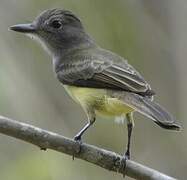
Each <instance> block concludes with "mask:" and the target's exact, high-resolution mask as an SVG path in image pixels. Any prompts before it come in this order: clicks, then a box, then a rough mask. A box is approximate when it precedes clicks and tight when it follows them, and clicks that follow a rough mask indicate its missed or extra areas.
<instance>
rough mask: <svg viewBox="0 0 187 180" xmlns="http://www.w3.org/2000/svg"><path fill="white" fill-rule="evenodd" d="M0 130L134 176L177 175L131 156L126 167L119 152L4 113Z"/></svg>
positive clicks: (165, 179) (156, 179)
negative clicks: (81, 141) (164, 171)
mask: <svg viewBox="0 0 187 180" xmlns="http://www.w3.org/2000/svg"><path fill="white" fill-rule="evenodd" d="M0 133H3V134H6V135H8V136H12V137H15V138H18V139H21V140H23V141H26V142H29V143H32V144H34V145H36V146H39V147H40V148H41V149H44V150H45V149H53V150H55V151H59V152H62V153H65V154H69V155H71V156H72V155H74V156H75V157H77V158H79V159H83V160H85V161H88V162H90V163H93V164H95V165H97V166H100V167H103V168H105V169H108V170H110V171H116V172H119V173H122V174H126V175H127V176H129V177H132V178H135V179H142V180H148V179H149V180H153V179H154V180H174V179H175V178H172V177H169V176H167V175H165V174H162V173H160V172H158V171H156V170H154V169H151V168H149V167H146V166H144V165H141V164H138V163H136V162H134V161H131V160H127V161H126V168H124V164H125V163H124V159H123V158H122V156H120V155H119V154H116V153H114V152H111V151H107V150H105V149H101V148H98V147H95V146H92V145H88V144H85V143H83V144H81V147H80V145H79V144H78V143H76V142H75V141H73V140H72V139H69V138H66V137H63V136H60V135H58V134H56V133H53V132H49V131H46V130H43V129H40V128H38V127H34V126H31V125H29V124H25V123H21V122H18V121H15V120H12V119H9V118H6V117H3V116H0Z"/></svg>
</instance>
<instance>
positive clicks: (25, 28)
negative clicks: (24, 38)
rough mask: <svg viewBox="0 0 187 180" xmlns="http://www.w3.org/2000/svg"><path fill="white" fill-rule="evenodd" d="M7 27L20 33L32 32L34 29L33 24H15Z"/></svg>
mask: <svg viewBox="0 0 187 180" xmlns="http://www.w3.org/2000/svg"><path fill="white" fill-rule="evenodd" d="M9 29H10V30H13V31H17V32H21V33H34V32H35V31H36V27H34V25H33V24H17V25H14V26H11V27H10V28H9Z"/></svg>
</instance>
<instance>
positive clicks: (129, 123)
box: [124, 113, 133, 159]
mask: <svg viewBox="0 0 187 180" xmlns="http://www.w3.org/2000/svg"><path fill="white" fill-rule="evenodd" d="M132 115H133V114H132V113H129V114H127V115H126V117H127V131H128V141H127V150H126V152H125V154H124V156H125V159H130V145H131V134H132V128H133V117H132Z"/></svg>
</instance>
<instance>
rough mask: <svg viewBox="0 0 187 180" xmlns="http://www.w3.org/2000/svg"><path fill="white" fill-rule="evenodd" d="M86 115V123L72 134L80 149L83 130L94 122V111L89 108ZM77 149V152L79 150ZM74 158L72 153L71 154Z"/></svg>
mask: <svg viewBox="0 0 187 180" xmlns="http://www.w3.org/2000/svg"><path fill="white" fill-rule="evenodd" d="M86 114H87V117H88V123H87V124H86V125H85V126H84V127H83V128H82V129H81V130H80V131H79V132H78V133H77V134H76V135H75V136H74V140H75V141H76V142H78V143H79V146H80V148H79V149H80V150H81V143H82V141H81V137H82V135H83V134H84V132H85V131H86V130H87V129H88V128H89V127H90V126H91V125H92V124H93V123H94V122H95V119H96V118H95V112H94V111H93V110H91V108H90V109H89V110H88V111H86ZM80 150H79V152H80ZM73 159H74V155H73Z"/></svg>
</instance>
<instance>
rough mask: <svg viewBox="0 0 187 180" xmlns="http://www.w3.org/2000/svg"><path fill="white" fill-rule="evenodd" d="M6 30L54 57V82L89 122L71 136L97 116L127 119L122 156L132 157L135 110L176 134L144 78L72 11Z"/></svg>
mask: <svg viewBox="0 0 187 180" xmlns="http://www.w3.org/2000/svg"><path fill="white" fill-rule="evenodd" d="M10 30H13V31H17V32H20V33H24V34H26V35H28V36H30V37H32V38H33V39H36V40H37V41H39V42H40V43H41V44H42V46H43V47H44V49H45V50H46V51H47V52H48V53H49V55H50V56H51V57H52V62H53V69H54V72H55V75H56V77H57V79H58V80H59V81H60V83H61V84H62V85H63V87H64V89H65V90H66V91H67V93H68V94H69V95H70V97H71V98H72V99H73V100H74V101H75V102H76V103H78V104H79V105H80V106H81V107H82V109H83V110H84V112H85V114H86V116H87V123H86V124H85V125H84V126H83V128H82V129H81V130H80V131H79V132H78V133H77V134H76V135H75V136H74V140H75V141H77V142H82V138H81V137H82V135H83V134H84V133H85V131H86V130H87V129H88V128H89V127H90V126H92V125H93V124H94V122H95V121H96V117H106V119H107V118H115V117H121V118H123V119H124V120H126V124H127V132H128V139H127V145H126V148H125V149H126V150H125V152H124V156H123V157H124V158H125V159H126V160H127V159H130V144H131V134H132V129H133V127H134V119H133V114H134V112H139V113H141V114H143V115H144V116H146V117H148V118H149V119H151V120H152V121H153V122H154V123H156V124H157V125H159V126H160V127H162V128H165V129H169V130H176V131H179V130H180V128H181V127H180V125H178V124H177V123H176V120H175V118H174V117H173V116H172V115H171V114H170V113H169V112H168V111H167V110H165V109H164V108H163V107H162V106H160V105H159V104H158V103H156V102H154V100H153V97H154V95H155V92H154V91H153V90H152V89H151V86H150V85H149V84H148V82H147V81H146V80H145V79H144V78H143V76H142V75H141V74H140V73H139V72H138V71H137V70H136V69H135V68H134V67H133V66H132V65H130V64H129V63H128V61H127V60H126V59H125V58H123V57H121V56H120V55H118V54H116V53H114V52H111V51H109V50H106V49H103V48H101V47H100V46H99V45H98V44H97V43H96V42H95V41H94V39H93V38H92V37H91V36H90V35H89V34H88V33H87V32H86V30H85V28H84V26H83V23H82V21H81V20H80V18H79V17H77V16H76V15H75V14H74V13H73V12H71V11H69V10H66V9H63V8H54V9H48V10H45V11H43V12H41V14H39V15H38V16H37V17H36V18H35V20H34V21H33V22H31V23H27V24H17V25H13V26H11V27H10Z"/></svg>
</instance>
